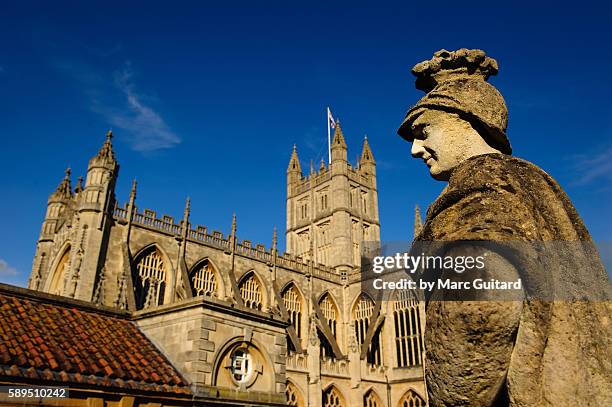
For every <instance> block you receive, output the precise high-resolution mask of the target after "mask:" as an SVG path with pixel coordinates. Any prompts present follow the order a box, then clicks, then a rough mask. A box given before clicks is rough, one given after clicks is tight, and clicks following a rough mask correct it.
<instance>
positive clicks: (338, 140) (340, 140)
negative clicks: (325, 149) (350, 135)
mask: <svg viewBox="0 0 612 407" xmlns="http://www.w3.org/2000/svg"><path fill="white" fill-rule="evenodd" d="M336 146H341V147H344V148H346V141H345V140H344V133H342V128H341V127H340V120H337V121H336V129H335V130H334V140H333V141H332V147H336Z"/></svg>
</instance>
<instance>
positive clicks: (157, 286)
mask: <svg viewBox="0 0 612 407" xmlns="http://www.w3.org/2000/svg"><path fill="white" fill-rule="evenodd" d="M135 264H136V267H135V268H134V274H135V276H134V277H135V278H134V294H135V297H136V298H135V299H136V308H137V309H143V308H145V307H154V306H157V305H161V304H163V303H164V292H165V289H166V265H165V264H164V260H163V257H162V255H161V253H160V251H159V250H158V249H157V248H156V247H155V246H153V247H151V248H149V249H147V250H145V251H143V252H142V253H141V254H140V255H139V256H138V257H137V258H136V262H135Z"/></svg>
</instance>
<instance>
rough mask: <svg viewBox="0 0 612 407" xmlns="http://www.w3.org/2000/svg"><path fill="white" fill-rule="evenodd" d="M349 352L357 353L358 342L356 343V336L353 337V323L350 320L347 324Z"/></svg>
mask: <svg viewBox="0 0 612 407" xmlns="http://www.w3.org/2000/svg"><path fill="white" fill-rule="evenodd" d="M348 345H349V352H352V353H357V352H359V344H358V343H357V338H356V337H355V323H354V322H352V323H351V324H350V325H349V344H348Z"/></svg>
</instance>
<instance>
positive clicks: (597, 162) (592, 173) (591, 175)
mask: <svg viewBox="0 0 612 407" xmlns="http://www.w3.org/2000/svg"><path fill="white" fill-rule="evenodd" d="M575 163H576V164H575V169H576V172H577V175H578V177H577V179H576V181H575V182H574V185H577V186H583V185H587V184H590V183H592V182H593V181H596V180H601V181H606V182H610V181H612V146H608V147H606V148H603V149H602V150H601V151H599V152H598V153H594V154H589V155H586V154H581V155H578V156H576V157H575Z"/></svg>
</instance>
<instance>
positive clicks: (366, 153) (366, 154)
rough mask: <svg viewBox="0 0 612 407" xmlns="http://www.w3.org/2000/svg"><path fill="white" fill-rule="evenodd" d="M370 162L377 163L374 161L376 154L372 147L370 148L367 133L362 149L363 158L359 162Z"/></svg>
mask: <svg viewBox="0 0 612 407" xmlns="http://www.w3.org/2000/svg"><path fill="white" fill-rule="evenodd" d="M368 162H369V163H376V161H374V154H372V149H371V148H370V143H368V136H367V135H366V136H365V137H364V139H363V149H362V150H361V159H360V160H359V164H363V163H368Z"/></svg>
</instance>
